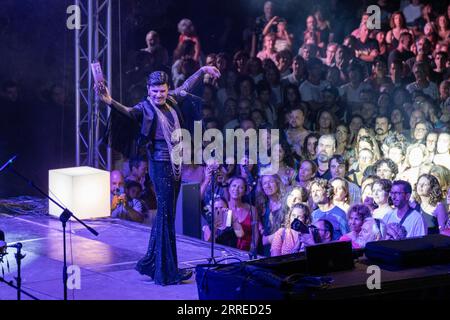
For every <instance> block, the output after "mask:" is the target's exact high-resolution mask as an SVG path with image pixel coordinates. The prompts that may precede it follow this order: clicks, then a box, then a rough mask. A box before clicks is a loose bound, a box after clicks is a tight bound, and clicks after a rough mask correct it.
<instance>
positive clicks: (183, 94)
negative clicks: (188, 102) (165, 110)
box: [180, 90, 204, 102]
mask: <svg viewBox="0 0 450 320" xmlns="http://www.w3.org/2000/svg"><path fill="white" fill-rule="evenodd" d="M180 96H182V97H191V98H194V99H197V100H200V101H201V102H204V100H203V98H201V97H199V96H196V95H195V94H192V93H189V92H187V91H186V90H181V91H180Z"/></svg>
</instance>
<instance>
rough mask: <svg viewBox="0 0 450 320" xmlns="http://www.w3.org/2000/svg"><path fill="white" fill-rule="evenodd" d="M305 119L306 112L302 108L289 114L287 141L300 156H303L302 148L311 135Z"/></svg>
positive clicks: (291, 110) (299, 107)
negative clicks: (305, 125)
mask: <svg viewBox="0 0 450 320" xmlns="http://www.w3.org/2000/svg"><path fill="white" fill-rule="evenodd" d="M305 118H306V111H305V109H303V108H302V107H301V106H297V107H294V108H292V109H290V111H289V114H288V119H289V128H288V129H287V130H286V140H287V142H288V143H289V145H290V146H291V148H292V149H293V150H294V152H295V153H296V154H297V155H298V156H300V155H301V154H302V149H301V146H302V145H303V144H304V142H305V138H306V137H307V136H308V134H309V133H310V131H309V130H307V129H306V128H305V127H304V124H305Z"/></svg>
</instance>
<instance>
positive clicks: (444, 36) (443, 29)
mask: <svg viewBox="0 0 450 320" xmlns="http://www.w3.org/2000/svg"><path fill="white" fill-rule="evenodd" d="M436 26H437V30H438V35H439V38H440V39H441V40H444V41H447V40H448V38H449V37H450V28H449V22H448V18H447V16H446V15H445V14H441V15H440V16H438V17H437V19H436Z"/></svg>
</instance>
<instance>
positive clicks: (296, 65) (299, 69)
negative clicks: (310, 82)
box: [281, 55, 306, 87]
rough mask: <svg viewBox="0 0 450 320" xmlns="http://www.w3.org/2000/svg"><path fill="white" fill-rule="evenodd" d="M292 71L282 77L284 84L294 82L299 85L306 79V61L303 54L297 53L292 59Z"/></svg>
mask: <svg viewBox="0 0 450 320" xmlns="http://www.w3.org/2000/svg"><path fill="white" fill-rule="evenodd" d="M291 69H292V72H291V73H290V74H288V75H287V76H285V77H283V78H282V79H281V83H282V84H283V85H287V84H293V85H296V86H297V87H299V86H300V84H301V83H302V82H303V81H304V80H305V79H306V62H305V59H303V58H302V56H300V55H297V56H295V57H294V59H293V60H292V65H291Z"/></svg>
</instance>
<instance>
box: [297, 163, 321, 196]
mask: <svg viewBox="0 0 450 320" xmlns="http://www.w3.org/2000/svg"><path fill="white" fill-rule="evenodd" d="M316 173H317V165H316V163H315V162H314V161H311V160H303V161H302V162H300V166H299V169H298V176H297V180H298V183H297V185H298V186H300V187H303V188H305V189H306V190H309V188H310V184H311V182H312V181H313V179H314V177H315V176H316Z"/></svg>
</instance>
